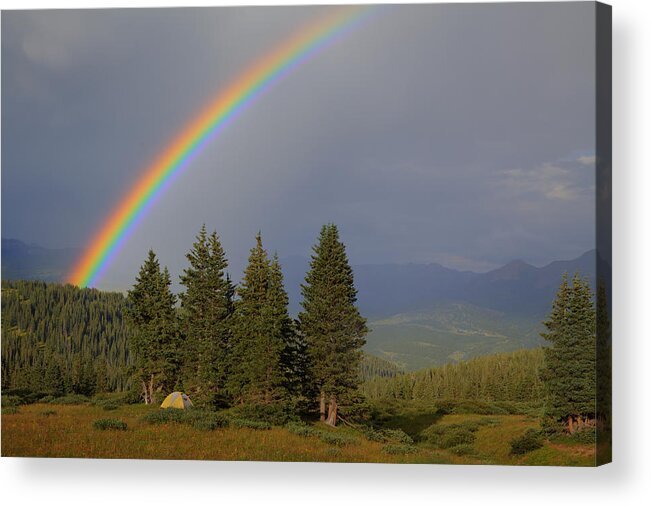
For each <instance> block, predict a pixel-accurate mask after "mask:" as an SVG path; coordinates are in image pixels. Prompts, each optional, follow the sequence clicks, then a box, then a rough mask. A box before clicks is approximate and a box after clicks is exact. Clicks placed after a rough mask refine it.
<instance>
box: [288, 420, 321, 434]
mask: <svg viewBox="0 0 651 506" xmlns="http://www.w3.org/2000/svg"><path fill="white" fill-rule="evenodd" d="M285 428H286V429H287V430H288V431H289V432H291V433H292V434H296V435H298V436H303V437H308V436H318V434H319V431H318V430H316V429H315V428H314V427H312V426H310V425H307V424H306V423H303V422H289V423H288V424H287V425H285Z"/></svg>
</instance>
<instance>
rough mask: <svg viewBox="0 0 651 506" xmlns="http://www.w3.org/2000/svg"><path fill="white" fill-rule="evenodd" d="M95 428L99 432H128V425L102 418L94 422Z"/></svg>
mask: <svg viewBox="0 0 651 506" xmlns="http://www.w3.org/2000/svg"><path fill="white" fill-rule="evenodd" d="M93 427H94V428H96V429H98V430H127V424H126V423H124V422H123V421H122V420H117V419H115V418H100V419H99V420H95V421H94V422H93Z"/></svg>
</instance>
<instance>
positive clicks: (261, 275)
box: [229, 233, 291, 404]
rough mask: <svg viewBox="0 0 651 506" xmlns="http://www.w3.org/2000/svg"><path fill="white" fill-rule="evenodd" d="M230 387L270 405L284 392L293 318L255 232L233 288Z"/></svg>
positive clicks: (240, 396) (273, 264)
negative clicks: (291, 318) (241, 274)
mask: <svg viewBox="0 0 651 506" xmlns="http://www.w3.org/2000/svg"><path fill="white" fill-rule="evenodd" d="M237 294H238V295H239V297H240V298H239V300H238V301H237V302H236V304H235V318H234V326H233V347H232V354H231V363H232V367H231V373H230V376H229V390H230V392H231V393H232V395H233V396H234V397H235V398H236V399H238V400H239V401H240V402H252V403H264V404H269V403H272V402H274V401H277V400H280V399H283V398H285V397H286V396H287V380H288V377H287V373H288V371H287V370H286V368H285V366H286V364H284V363H283V358H284V357H285V355H286V349H287V346H288V339H289V333H290V332H291V321H290V319H289V315H288V313H287V304H288V299H287V294H286V292H285V289H284V287H283V284H282V273H281V271H280V264H279V263H278V261H277V259H275V260H274V261H273V262H270V261H269V257H268V255H267V252H266V250H265V249H264V248H263V247H262V237H261V235H260V234H259V233H258V235H257V236H256V245H255V246H254V247H253V248H252V249H251V254H250V256H249V263H248V265H247V267H246V269H245V271H244V278H243V280H242V284H241V285H240V286H239V287H238V289H237Z"/></svg>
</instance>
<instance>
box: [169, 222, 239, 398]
mask: <svg viewBox="0 0 651 506" xmlns="http://www.w3.org/2000/svg"><path fill="white" fill-rule="evenodd" d="M186 258H187V259H188V262H189V263H190V266H189V267H188V268H187V269H185V270H184V271H183V275H182V276H181V284H182V285H183V286H185V293H182V294H181V295H180V299H181V310H182V311H181V315H182V316H181V321H182V329H183V334H184V336H185V346H184V360H183V363H184V367H183V383H184V387H185V389H186V390H187V391H188V392H190V393H191V394H192V395H193V396H194V398H195V399H196V401H197V402H198V403H200V404H205V405H215V404H216V403H219V402H221V401H223V389H224V385H225V382H226V377H227V365H228V362H227V360H228V347H229V341H230V336H231V331H230V317H231V314H232V304H233V302H232V295H233V286H232V284H231V282H230V278H229V277H228V275H227V274H226V272H225V269H226V267H228V262H227V260H226V255H225V253H224V249H223V248H222V245H221V243H220V242H219V238H218V236H217V233H216V232H213V233H212V234H211V235H210V236H208V234H207V232H206V226H205V225H203V226H202V227H201V230H200V232H199V235H198V236H197V238H196V241H195V242H194V243H193V245H192V250H190V252H189V253H188V254H187V255H186Z"/></svg>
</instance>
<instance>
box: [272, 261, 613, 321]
mask: <svg viewBox="0 0 651 506" xmlns="http://www.w3.org/2000/svg"><path fill="white" fill-rule="evenodd" d="M596 262H597V255H596V251H595V250H591V251H588V252H586V253H584V254H583V255H581V256H580V257H578V258H575V259H573V260H560V261H555V262H551V263H550V264H548V265H546V266H544V267H535V266H533V265H530V264H527V263H526V262H523V261H522V260H514V261H512V262H509V263H508V264H506V265H504V266H503V267H500V268H498V269H495V270H493V271H490V272H486V273H475V272H470V271H457V270H454V269H449V268H447V267H443V266H442V265H439V264H434V263H433V264H426V265H423V264H382V265H356V266H353V270H354V271H355V285H356V286H357V289H358V300H359V306H360V310H361V311H362V313H363V314H364V315H366V316H367V317H369V318H371V319H378V318H383V317H386V316H391V315H395V314H397V313H402V312H405V311H418V310H424V309H427V308H428V307H430V306H431V305H432V304H433V303H440V302H444V301H455V302H466V303H470V304H473V305H475V306H479V307H484V308H488V309H492V310H496V311H503V312H507V313H513V314H518V315H523V316H527V317H536V318H539V317H542V316H544V315H545V314H547V313H548V311H549V308H550V304H551V301H552V299H553V297H554V294H555V293H556V290H557V288H558V285H559V284H560V281H561V276H562V274H563V273H564V272H568V273H570V274H573V273H574V272H579V273H580V274H581V275H584V276H588V277H589V278H590V280H591V282H592V283H593V285H594V276H595V272H596ZM281 263H282V266H283V272H284V274H285V281H286V283H285V284H286V286H287V290H288V293H289V298H290V300H291V304H290V310H291V312H292V313H294V314H295V313H297V312H298V311H300V305H299V302H300V300H301V296H300V284H301V283H302V281H303V278H304V277H305V272H306V271H307V269H308V267H309V260H308V259H307V258H304V257H298V256H293V257H287V258H284V259H282V260H281ZM600 267H601V268H602V269H606V270H607V271H608V272H609V267H608V266H607V265H606V264H605V263H603V262H602V265H601V266H600Z"/></svg>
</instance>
